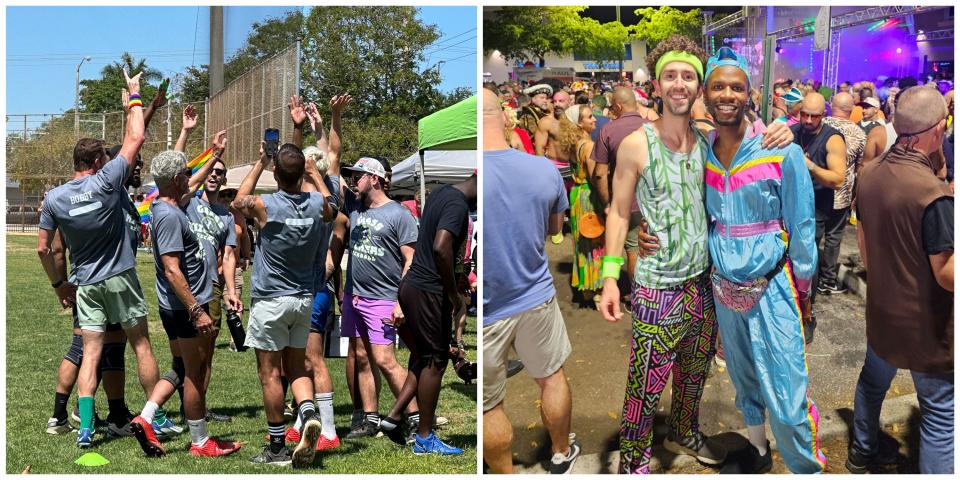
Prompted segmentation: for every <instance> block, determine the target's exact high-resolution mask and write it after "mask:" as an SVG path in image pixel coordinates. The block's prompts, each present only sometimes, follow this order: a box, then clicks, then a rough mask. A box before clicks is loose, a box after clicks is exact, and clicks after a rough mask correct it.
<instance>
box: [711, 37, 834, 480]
mask: <svg viewBox="0 0 960 480" xmlns="http://www.w3.org/2000/svg"><path fill="white" fill-rule="evenodd" d="M749 92H750V78H749V76H748V75H747V67H746V63H745V61H744V60H743V58H742V57H739V56H738V55H737V54H736V53H735V52H734V51H733V50H731V49H730V48H727V47H723V48H721V49H720V50H718V51H717V54H716V55H715V56H714V57H711V58H710V60H709V61H708V62H707V74H706V84H705V90H704V103H705V104H706V107H707V111H708V112H709V113H710V115H712V116H713V118H714V120H715V121H716V124H717V137H716V141H715V142H714V143H713V146H712V148H711V149H709V150H708V155H707V165H706V172H705V173H706V184H707V189H706V206H707V214H708V215H709V216H710V217H711V218H712V223H711V225H710V229H709V235H708V244H709V248H710V256H711V258H712V259H713V266H714V268H713V270H712V274H711V280H712V282H713V289H714V298H715V299H716V300H717V304H716V312H717V322H718V324H719V327H720V336H721V337H722V338H723V345H724V353H725V357H726V358H725V359H726V362H727V367H728V368H729V372H730V378H731V379H732V380H733V384H734V386H735V387H736V389H737V398H736V405H737V408H738V409H739V410H740V412H741V413H742V414H743V417H744V421H745V423H746V424H747V431H748V437H749V441H750V445H748V447H747V448H746V449H745V450H742V451H740V452H738V453H737V454H735V455H734V459H733V460H734V461H728V462H727V465H725V466H724V468H723V469H721V470H720V473H763V472H766V471H769V470H770V468H771V466H772V459H771V454H770V443H769V442H768V441H767V439H766V433H765V431H764V412H765V411H769V412H770V427H771V429H772V430H773V435H774V437H775V438H776V439H777V448H778V449H779V450H780V454H781V455H782V457H783V461H784V463H786V465H787V467H788V468H789V469H790V471H791V472H793V473H819V472H821V471H823V468H824V467H825V466H826V461H827V459H826V457H824V456H823V453H822V452H821V451H820V441H819V438H818V435H817V431H818V422H819V413H818V412H817V408H816V406H815V405H814V404H813V401H811V400H810V396H809V394H808V389H807V386H808V382H807V368H806V354H805V352H804V339H803V328H802V327H801V313H800V312H801V308H803V311H805V312H806V311H809V304H808V303H807V302H806V300H805V297H806V295H807V293H808V292H809V291H810V284H811V277H813V274H814V271H815V270H816V266H817V249H816V243H815V242H814V233H815V232H814V227H815V225H814V217H813V198H814V196H813V185H812V183H811V180H810V174H809V173H808V172H807V167H806V165H805V162H804V156H803V152H802V151H801V150H800V148H799V147H798V146H795V145H789V146H788V147H786V148H766V147H764V146H763V145H761V142H760V141H759V139H758V137H752V138H751V137H750V136H749V134H748V130H749V126H750V124H749V121H747V120H745V118H744V114H745V112H746V109H747V101H748V98H749ZM801 305H803V307H801Z"/></svg>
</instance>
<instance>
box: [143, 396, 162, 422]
mask: <svg viewBox="0 0 960 480" xmlns="http://www.w3.org/2000/svg"><path fill="white" fill-rule="evenodd" d="M158 408H160V405H157V404H156V403H154V402H150V401H148V402H147V403H146V404H144V405H143V410H141V411H140V416H141V417H143V419H144V420H146V421H148V422H151V423H152V422H153V415H154V414H156V413H157V409H158Z"/></svg>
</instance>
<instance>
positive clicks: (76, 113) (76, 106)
mask: <svg viewBox="0 0 960 480" xmlns="http://www.w3.org/2000/svg"><path fill="white" fill-rule="evenodd" d="M92 58H93V57H89V56H87V57H83V58H82V59H80V63H78V64H77V84H76V87H77V88H76V96H75V97H74V100H73V135H74V136H76V137H79V136H80V66H81V65H83V62H89V61H90V60H91V59H92Z"/></svg>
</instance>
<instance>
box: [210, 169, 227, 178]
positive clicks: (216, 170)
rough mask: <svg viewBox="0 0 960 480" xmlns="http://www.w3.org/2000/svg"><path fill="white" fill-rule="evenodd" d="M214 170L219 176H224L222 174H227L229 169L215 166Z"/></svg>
mask: <svg viewBox="0 0 960 480" xmlns="http://www.w3.org/2000/svg"><path fill="white" fill-rule="evenodd" d="M212 172H213V173H215V174H217V176H220V177H222V176H224V175H226V174H227V169H225V168H214V169H213V170H212Z"/></svg>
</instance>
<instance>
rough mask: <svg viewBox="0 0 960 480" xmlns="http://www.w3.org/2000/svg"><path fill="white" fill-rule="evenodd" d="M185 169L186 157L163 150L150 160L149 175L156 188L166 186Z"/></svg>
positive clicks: (175, 152)
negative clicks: (155, 183)
mask: <svg viewBox="0 0 960 480" xmlns="http://www.w3.org/2000/svg"><path fill="white" fill-rule="evenodd" d="M186 167H187V156H186V155H184V154H183V152H178V151H176V150H164V151H162V152H160V153H158V154H157V155H156V156H155V157H153V160H150V175H152V176H153V179H154V181H156V182H157V186H159V185H161V184H164V185H166V184H168V183H170V181H171V180H173V177H176V176H177V174H178V173H180V171H181V170H183V169H184V168H186Z"/></svg>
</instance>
